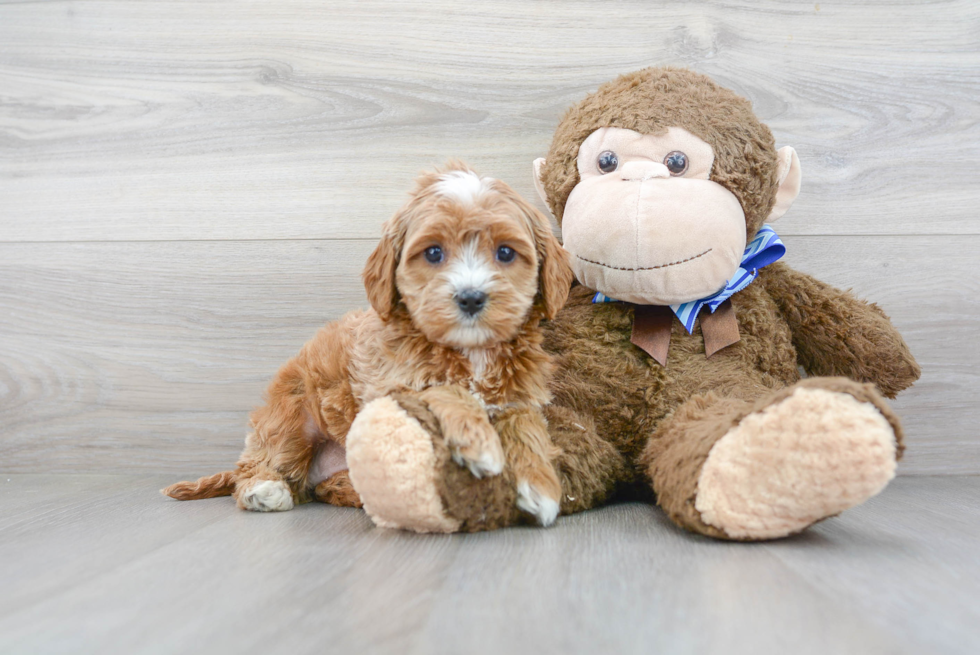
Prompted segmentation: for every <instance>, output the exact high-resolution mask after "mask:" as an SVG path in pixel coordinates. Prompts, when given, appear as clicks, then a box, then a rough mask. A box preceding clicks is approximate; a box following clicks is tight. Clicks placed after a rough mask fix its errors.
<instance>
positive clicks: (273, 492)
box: [163, 163, 572, 511]
mask: <svg viewBox="0 0 980 655" xmlns="http://www.w3.org/2000/svg"><path fill="white" fill-rule="evenodd" d="M502 247H506V248H508V249H509V252H506V251H504V254H501V250H500V249H501V248H502ZM434 248H435V249H436V250H434ZM437 251H438V257H436V256H435V255H436V253H437ZM571 280H572V273H571V269H570V267H569V264H568V256H567V254H566V253H565V252H564V250H562V249H561V246H560V245H559V243H558V241H557V240H556V239H555V237H554V236H553V235H552V233H551V225H550V222H549V221H548V219H547V218H546V217H545V216H544V215H542V214H541V213H540V212H538V211H537V210H536V209H534V208H533V207H532V206H531V205H530V204H528V203H527V202H526V201H524V200H523V199H522V198H521V197H520V196H518V195H517V194H516V193H514V191H513V190H511V189H510V187H508V186H507V185H506V184H504V183H502V182H500V181H497V180H493V179H492V178H481V177H479V176H478V175H476V174H475V173H473V172H472V171H471V170H470V169H469V168H467V167H466V166H465V165H463V164H460V163H451V164H450V165H449V166H448V167H446V168H445V169H442V170H438V171H435V172H433V173H427V174H425V175H422V176H421V177H420V178H419V180H418V182H417V185H416V188H415V190H414V192H413V193H412V196H411V199H410V200H409V202H408V203H407V204H406V205H405V206H404V207H403V208H402V209H401V210H400V211H399V212H397V213H396V214H395V216H394V217H393V218H392V219H391V220H389V221H388V222H387V223H386V224H385V227H384V234H383V237H382V239H381V241H380V243H379V244H378V247H377V249H376V250H375V251H374V253H372V255H371V256H370V258H369V260H368V263H367V266H366V268H365V271H364V283H365V288H366V290H367V295H368V299H369V300H370V302H371V305H372V308H371V309H370V310H368V311H356V312H352V313H349V314H347V315H346V316H344V317H343V318H341V319H340V320H338V321H335V322H332V323H329V324H327V325H326V326H325V327H323V328H322V329H321V330H320V331H319V332H318V333H317V334H316V336H315V337H314V338H313V339H312V340H310V341H309V342H308V343H307V344H306V345H305V346H304V347H303V349H302V350H301V351H300V353H299V354H298V355H297V356H295V357H294V358H292V359H291V360H289V361H288V362H287V363H286V364H285V365H284V366H283V367H282V368H281V369H280V370H279V372H278V373H277V374H276V376H275V378H274V379H273V381H272V383H271V384H270V385H269V388H268V391H267V402H266V404H265V405H264V406H263V407H260V408H259V409H257V410H255V412H253V413H252V416H251V427H252V432H251V433H250V434H249V435H248V437H247V438H246V445H245V450H244V451H243V453H242V455H241V458H240V459H239V462H238V465H237V468H236V469H235V470H234V471H227V472H223V473H219V474H216V475H213V476H210V477H206V478H202V479H200V480H198V481H196V482H181V483H177V484H175V485H172V486H170V487H168V488H167V489H164V490H163V493H165V494H166V495H169V496H171V497H173V498H177V499H180V500H189V499H196V498H208V497H212V496H220V495H228V494H234V495H235V497H236V499H237V500H238V504H239V506H240V507H243V508H245V509H255V510H262V511H270V510H282V509H289V508H291V507H292V506H293V505H294V504H295V503H301V502H306V501H309V500H312V499H314V498H315V499H317V500H321V501H323V502H328V503H332V504H336V505H348V506H359V505H360V499H359V497H358V495H357V493H356V492H355V491H354V489H353V487H352V485H351V482H350V478H349V476H348V475H347V471H346V470H345V468H346V466H345V464H344V462H343V450H342V447H343V446H344V444H345V440H346V435H347V433H348V430H349V429H350V425H351V422H352V421H353V420H354V417H355V416H356V414H357V412H358V410H359V409H360V408H361V407H362V406H363V405H364V404H365V403H367V402H369V401H370V400H372V399H375V398H379V397H382V396H386V395H390V394H394V393H398V394H401V395H402V396H406V394H415V395H416V400H415V402H416V403H417V404H420V405H421V406H424V407H425V408H426V411H428V412H430V413H431V414H432V415H433V416H434V417H435V420H436V424H437V425H438V426H439V434H441V435H443V436H444V438H445V442H444V444H443V446H444V447H445V449H446V450H447V451H448V452H450V453H451V455H452V458H453V459H455V461H456V463H457V464H463V465H465V466H466V467H467V468H468V469H469V470H466V469H464V468H461V467H460V466H458V465H456V464H454V465H456V467H457V468H459V470H460V471H461V472H464V473H465V474H466V475H468V476H470V477H472V476H473V475H474V474H475V475H477V476H483V475H488V474H489V475H494V474H497V473H500V471H501V469H502V467H503V464H504V462H503V452H502V450H501V446H500V438H501V437H499V436H498V435H497V432H496V431H495V430H494V428H493V426H492V425H491V424H490V422H489V419H488V416H487V411H486V410H487V409H489V410H491V413H494V412H495V411H496V408H498V407H499V408H502V411H503V413H502V414H501V415H500V416H501V418H500V421H502V423H501V425H502V426H503V429H504V432H505V433H506V434H505V435H502V436H504V437H505V438H506V439H507V440H508V442H514V444H513V445H514V448H513V449H512V450H513V451H514V452H515V453H517V452H518V451H520V452H521V453H522V454H521V456H519V457H517V459H516V460H514V461H513V464H514V466H515V467H516V468H515V469H514V471H515V473H514V474H515V475H517V476H518V478H519V479H521V480H525V481H527V482H528V483H529V484H532V485H534V486H535V487H536V488H538V489H539V490H543V491H544V492H546V493H549V494H551V496H552V497H553V498H554V506H555V507H557V503H558V500H559V498H560V488H559V482H558V479H557V475H556V473H555V471H554V468H553V466H552V464H551V460H552V459H553V458H555V457H556V455H557V451H556V450H555V449H554V447H553V446H551V444H550V442H548V435H547V430H546V429H545V427H544V419H543V418H541V415H540V411H541V409H540V408H541V407H542V406H543V405H545V404H546V403H547V402H548V401H549V399H550V393H549V391H548V389H547V380H548V375H549V373H550V371H551V368H552V365H551V362H550V358H549V356H548V355H547V354H546V353H545V352H544V350H543V348H542V342H543V335H542V333H541V330H540V328H539V323H540V322H541V320H542V319H545V318H552V317H554V315H555V314H556V313H557V311H558V309H559V308H560V307H561V306H562V305H563V304H564V302H565V299H566V297H567V295H568V290H569V286H570V284H571ZM468 291H470V292H471V291H479V292H480V293H482V294H483V295H484V296H485V298H484V299H483V300H481V301H480V303H481V304H480V305H479V306H478V307H474V306H472V305H471V306H470V307H469V310H467V309H466V307H465V305H464V301H463V300H461V298H462V296H463V294H464V292H468ZM471 310H472V311H471ZM504 408H506V409H504ZM519 411H520V412H525V413H526V415H525V416H524V418H523V419H522V421H523V422H521V423H519V424H515V425H511V426H510V427H508V424H507V421H508V419H507V417H508V416H510V415H511V414H513V413H515V412H519ZM511 423H513V421H511ZM338 452H339V453H340V455H339V458H338ZM512 459H513V458H512ZM290 496H291V499H290ZM270 499H271V500H270Z"/></svg>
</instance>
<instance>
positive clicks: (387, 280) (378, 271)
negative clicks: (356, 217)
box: [361, 207, 408, 321]
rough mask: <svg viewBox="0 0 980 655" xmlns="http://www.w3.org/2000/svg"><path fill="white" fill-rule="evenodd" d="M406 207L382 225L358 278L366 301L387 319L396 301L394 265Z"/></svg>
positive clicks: (400, 244)
mask: <svg viewBox="0 0 980 655" xmlns="http://www.w3.org/2000/svg"><path fill="white" fill-rule="evenodd" d="M407 213H408V208H407V207H406V208H403V209H401V210H400V211H399V212H398V213H397V214H395V215H394V216H392V217H391V218H390V219H389V220H388V221H387V222H386V223H385V224H384V226H382V231H381V241H379V242H378V246H377V247H376V248H375V249H374V252H372V253H371V255H370V256H369V257H368V260H367V264H365V266H364V272H363V273H361V278H362V279H363V280H364V290H365V291H367V297H368V302H370V303H371V307H373V308H374V311H376V312H378V316H380V317H381V320H384V321H387V320H388V319H389V318H391V314H392V312H394V311H395V307H396V306H397V305H398V287H396V286H395V269H396V268H398V260H399V259H400V256H401V250H402V245H403V244H404V242H405V226H406V224H407V220H406V218H405V215H406V214H407Z"/></svg>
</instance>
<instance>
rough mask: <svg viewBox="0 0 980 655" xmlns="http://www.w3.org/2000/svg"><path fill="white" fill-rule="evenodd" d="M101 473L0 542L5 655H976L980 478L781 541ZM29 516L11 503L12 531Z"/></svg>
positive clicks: (914, 484) (897, 491) (925, 484)
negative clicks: (463, 530) (283, 499)
mask: <svg viewBox="0 0 980 655" xmlns="http://www.w3.org/2000/svg"><path fill="white" fill-rule="evenodd" d="M14 478H15V481H14V482H13V483H11V484H17V485H19V486H22V487H23V488H25V489H44V488H46V487H50V486H51V485H52V481H51V479H50V478H49V477H48V476H37V475H33V476H30V475H28V476H14ZM86 480H88V481H90V483H91V487H90V488H89V489H87V490H86V489H84V488H78V487H77V486H76V487H75V498H74V499H73V501H72V502H71V503H67V504H66V505H65V506H64V507H63V509H61V510H60V511H59V510H58V509H57V508H53V509H52V511H47V512H39V513H37V514H36V515H35V516H34V518H33V519H32V520H31V521H29V522H27V523H24V524H23V525H22V526H21V527H20V528H19V529H18V532H17V533H16V534H8V533H7V532H6V531H4V532H3V533H0V554H2V557H0V580H2V581H3V582H4V583H5V584H4V588H5V594H4V596H5V597H4V598H3V599H2V600H3V604H2V605H0V650H2V651H3V652H44V653H49V652H50V653H54V652H72V653H89V652H100V653H101V652H140V653H172V652H187V651H189V650H193V651H195V652H204V651H207V652H217V653H223V652H270V651H276V652H279V651H283V652H286V651H288V652H313V651H322V650H324V649H326V650H327V651H330V652H334V651H336V652H372V653H374V652H377V653H389V652H390V653H456V652H473V653H492V652H509V653H510V652H512V653H531V652H559V651H560V652H568V653H585V652H589V653H594V652H622V653H650V652H727V653H786V652H793V653H803V654H806V653H828V652H833V653H913V652H944V653H969V652H972V651H971V648H972V646H973V645H975V644H976V643H977V640H978V639H980V629H978V627H977V626H978V625H980V623H978V622H977V613H978V609H980V608H978V598H977V595H976V593H975V590H976V588H977V587H976V585H975V582H976V580H977V577H978V575H980V562H978V560H977V559H976V558H975V557H973V551H974V550H975V549H974V547H973V546H974V544H975V543H976V540H977V539H978V538H980V527H978V526H980V523H978V522H977V520H976V519H977V518H978V516H977V511H978V510H977V507H980V478H976V477H956V476H945V477H916V478H903V479H899V480H897V481H895V482H894V483H893V484H892V485H891V486H890V487H889V488H888V489H887V490H886V491H885V492H884V493H883V494H881V495H880V496H879V497H877V498H876V499H874V500H872V501H871V502H869V503H867V504H865V505H863V506H861V507H859V508H856V509H853V510H850V511H848V512H845V513H844V514H843V515H841V516H840V517H838V518H833V519H829V520H828V521H825V522H824V523H821V524H820V525H818V526H816V527H815V528H813V529H812V530H811V531H809V532H808V533H805V534H804V535H800V536H797V537H794V538H791V539H787V540H783V541H779V542H773V543H768V544H732V543H725V542H716V541H712V540H709V539H705V538H701V537H696V536H693V535H690V534H688V533H685V532H683V531H681V530H679V529H677V528H675V527H673V526H672V525H671V524H670V523H669V522H668V521H667V519H666V518H665V517H664V515H663V514H662V513H661V512H660V511H659V510H657V509H656V508H654V507H648V506H645V505H639V504H629V505H619V506H613V507H609V508H605V509H602V510H598V511H593V512H588V513H585V514H580V515H576V516H573V517H565V518H562V519H560V520H559V522H558V524H557V525H556V526H555V527H554V528H551V529H547V530H542V529H537V528H525V529H509V530H503V531H498V532H495V533H488V534H477V535H455V536H442V535H428V536H420V535H413V534H406V533H401V532H395V531H387V530H381V529H376V528H374V527H372V526H371V524H370V522H369V521H368V520H367V519H366V517H365V516H364V514H363V513H362V512H360V511H359V510H346V509H339V508H333V507H327V506H323V505H319V504H313V505H305V506H302V507H300V508H298V509H297V510H294V511H292V512H287V513H282V514H271V515H270V514H265V515H263V514H253V513H246V512H240V511H238V510H237V509H235V508H234V506H233V504H232V502H231V500H230V499H227V498H224V499H215V500H210V501H198V502H192V503H178V502H175V501H171V500H169V499H165V498H162V497H160V496H158V495H156V491H155V489H156V487H157V486H159V485H160V484H162V482H163V480H162V479H161V478H160V477H159V476H152V477H137V476H112V477H106V478H101V479H100V478H97V477H91V476H90V477H87V478H86ZM72 484H76V483H74V482H73V483H72ZM18 511H19V508H18V506H17V501H16V500H12V497H11V496H9V495H7V494H3V493H0V521H3V520H4V519H5V517H6V516H7V515H8V514H9V513H11V512H14V513H17V512H18ZM57 580H60V581H61V582H60V584H55V582H56V581H57ZM11 581H13V584H11Z"/></svg>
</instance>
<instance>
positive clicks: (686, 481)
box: [441, 68, 920, 538]
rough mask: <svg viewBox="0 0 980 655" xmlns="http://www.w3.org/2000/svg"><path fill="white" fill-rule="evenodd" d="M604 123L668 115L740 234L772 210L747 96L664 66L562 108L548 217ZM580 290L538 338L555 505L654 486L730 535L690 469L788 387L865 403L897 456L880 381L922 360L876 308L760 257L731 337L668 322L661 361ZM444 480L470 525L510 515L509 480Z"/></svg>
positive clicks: (681, 515)
mask: <svg viewBox="0 0 980 655" xmlns="http://www.w3.org/2000/svg"><path fill="white" fill-rule="evenodd" d="M609 126H612V127H622V128H627V129H632V130H636V131H638V132H641V133H644V134H657V133H659V132H662V131H663V130H665V129H666V128H667V127H670V126H678V127H683V128H685V129H687V130H689V131H690V132H692V133H693V134H695V135H697V136H698V137H700V138H702V139H703V140H705V141H706V142H708V143H709V144H711V145H712V146H713V147H714V149H715V156H716V158H715V164H714V169H713V171H712V174H711V179H712V180H715V181H717V182H718V183H719V184H721V185H723V186H725V187H726V188H727V189H728V190H730V191H731V192H732V193H733V194H734V195H735V196H736V197H737V198H738V199H739V201H740V202H741V204H742V207H743V210H744V213H745V216H746V231H747V233H748V236H749V237H750V238H751V236H752V235H753V234H754V233H755V231H756V230H757V229H758V227H759V226H760V225H761V224H762V222H763V221H764V220H765V218H766V217H767V215H768V214H769V212H770V209H771V208H772V206H773V202H774V197H775V192H776V190H777V187H778V180H777V176H776V161H777V158H776V151H775V147H774V143H773V137H772V135H771V133H770V132H769V129H768V128H766V127H765V126H764V125H762V124H761V123H760V122H759V121H758V119H756V117H755V116H754V114H753V113H752V110H751V106H750V105H749V103H748V101H746V100H744V99H742V98H739V97H738V96H736V95H735V94H734V93H732V92H731V91H728V90H726V89H723V88H721V87H719V86H718V85H716V84H715V83H714V82H712V81H711V80H709V79H708V78H706V77H704V76H702V75H698V74H696V73H692V72H690V71H684V70H679V69H670V68H667V69H647V70H643V71H639V72H637V73H633V74H629V75H624V76H623V77H620V78H618V79H616V80H614V81H613V82H610V83H609V84H606V85H604V86H603V87H601V88H600V89H599V91H597V92H596V93H594V94H592V95H590V96H589V97H587V98H586V99H585V100H583V101H582V102H580V103H579V104H578V105H576V106H574V107H572V108H571V109H570V110H569V111H568V112H567V113H566V114H565V117H564V118H563V119H562V121H561V123H560V124H559V126H558V128H557V130H556V132H555V137H554V141H553V143H552V146H551V150H550V152H549V155H548V157H547V162H546V164H545V166H544V168H543V174H542V183H543V186H544V189H545V190H546V192H547V195H548V202H549V205H550V206H551V209H552V210H553V212H554V213H555V216H557V217H558V219H559V220H561V216H562V211H563V209H564V205H565V201H566V200H567V198H568V196H569V193H570V192H571V190H572V189H573V188H574V187H575V185H576V184H577V182H578V173H577V170H576V156H577V153H578V147H579V145H580V144H581V143H582V141H583V140H584V139H585V138H586V137H587V136H588V135H589V134H590V133H592V132H593V131H594V130H596V129H598V128H600V127H609ZM592 295H593V291H592V290H590V289H586V288H584V287H582V286H576V287H573V289H572V292H571V294H570V296H569V301H568V304H567V305H566V306H565V308H564V309H563V310H562V311H561V312H560V313H559V314H558V315H557V316H556V317H555V318H554V319H553V320H551V321H548V322H546V323H545V324H544V325H543V328H544V332H545V335H546V339H545V349H546V350H547V351H548V352H549V353H552V354H553V355H554V357H555V362H556V365H557V368H556V371H555V376H554V379H553V381H552V384H551V391H552V394H553V396H554V401H553V404H552V406H550V407H549V408H548V414H547V415H548V419H549V431H550V434H551V439H552V441H553V442H554V443H555V444H556V445H557V446H559V447H561V448H562V450H563V452H562V454H561V456H560V457H559V458H558V460H557V464H558V468H559V475H560V476H561V479H562V486H563V490H564V494H565V498H564V500H563V505H562V511H563V512H564V513H568V512H572V511H580V510H583V509H587V508H589V507H593V506H595V505H598V504H601V503H603V502H605V501H606V500H607V499H608V498H609V497H610V496H611V494H612V493H613V492H614V491H615V490H617V489H622V488H624V487H626V488H633V489H635V490H637V491H639V492H641V493H642V490H643V489H644V488H646V489H647V490H649V488H650V485H651V484H652V487H653V490H654V491H655V493H656V497H657V502H658V503H659V504H660V505H661V506H662V507H663V508H664V509H665V510H666V511H667V513H668V515H669V516H670V517H671V518H672V519H673V520H674V521H676V522H677V523H678V524H680V525H682V526H684V527H685V528H688V529H690V530H693V531H695V532H700V533H703V534H707V535H710V536H714V537H719V538H731V537H730V535H727V534H725V533H724V531H723V530H720V529H718V528H717V527H713V526H710V525H707V524H705V523H704V522H703V521H702V520H701V518H700V515H699V513H698V511H697V510H696V508H695V506H694V499H695V497H696V494H697V482H698V475H699V472H700V470H701V467H702V466H703V464H704V462H705V459H706V458H707V456H708V454H709V452H710V450H711V447H712V446H713V445H714V443H715V442H716V441H717V440H718V439H719V438H720V437H722V436H723V435H724V434H726V432H727V431H728V430H729V429H730V428H731V427H733V426H735V425H736V424H738V422H739V421H740V420H741V419H742V418H743V417H745V416H746V415H747V414H748V413H751V412H755V411H759V410H760V409H761V408H763V407H766V406H768V405H770V404H772V403H775V402H778V401H779V400H780V399H782V398H785V397H786V396H787V395H788V394H790V393H792V391H793V390H794V389H795V388H796V387H797V386H799V385H803V386H813V387H818V388H823V389H828V390H831V391H839V392H842V393H846V394H850V395H852V396H854V397H855V398H856V399H857V400H859V401H861V402H867V403H871V404H872V405H873V406H874V407H876V408H877V409H878V410H879V411H880V412H881V413H882V415H884V417H885V418H886V419H887V420H888V422H889V423H890V424H891V425H892V426H893V428H894V430H895V435H896V436H895V438H896V440H897V453H898V455H901V450H902V436H901V435H902V433H901V429H900V427H899V423H898V420H897V418H896V417H895V416H894V414H893V413H892V412H891V410H890V409H889V408H888V406H887V405H886V404H885V402H884V401H883V400H882V398H881V395H880V393H883V394H884V395H886V396H889V397H892V396H894V395H895V394H896V393H898V392H899V391H901V390H902V389H905V388H907V387H909V386H910V385H911V384H912V383H913V382H914V381H915V380H916V379H917V378H918V376H919V372H920V371H919V367H918V365H917V364H916V363H915V360H914V359H913V357H912V355H911V354H910V352H909V350H908V347H907V346H906V345H905V342H904V341H903V339H902V337H901V336H900V335H899V334H898V332H897V331H896V330H895V329H894V327H892V325H891V323H890V322H889V320H888V318H887V317H886V316H885V314H884V313H883V312H882V311H881V310H880V309H878V308H877V307H876V306H874V305H870V304H868V303H865V302H863V301H861V300H858V299H857V298H855V297H854V296H853V295H851V294H850V293H848V292H845V291H841V290H838V289H834V288H833V287H830V286H828V285H826V284H824V283H822V282H819V281H818V280H815V279H813V278H812V277H810V276H808V275H805V274H803V273H799V272H796V271H793V270H792V269H790V268H789V267H788V266H786V265H784V264H775V265H771V266H769V267H767V268H764V269H762V271H761V272H760V275H759V277H758V279H757V280H756V281H755V282H753V283H752V284H751V285H750V286H748V287H747V288H746V289H744V290H742V291H740V292H739V293H737V294H735V295H734V296H733V297H732V299H731V303H732V307H733V309H734V312H735V315H736V318H737V321H738V325H739V331H740V335H741V340H740V341H739V342H737V343H735V344H734V345H731V346H729V347H727V348H724V349H723V350H721V351H720V352H718V353H717V354H715V355H713V356H712V357H711V358H706V357H705V351H704V340H703V338H702V335H701V333H700V324H699V323H697V324H696V325H695V329H694V332H693V334H688V333H687V332H686V331H685V330H684V329H683V327H682V326H681V325H680V323H679V322H677V321H675V322H674V326H673V334H672V336H671V342H670V351H669V357H668V361H667V365H666V367H664V366H661V365H659V364H658V363H657V362H656V361H654V360H653V359H652V358H651V357H650V356H648V355H647V354H646V353H645V352H643V351H642V350H640V349H639V348H637V347H636V346H634V345H633V344H632V343H631V342H630V333H631V328H632V321H633V308H632V306H630V305H628V304H620V303H613V304H592V303H591V297H592ZM798 366H799V367H802V368H803V369H804V370H805V371H806V373H807V374H808V375H810V376H843V377H846V378H850V379H849V380H842V379H839V378H836V377H835V378H820V377H815V378H813V379H809V380H805V381H802V382H801V381H800V374H799V369H798ZM879 392H880V393H879ZM505 451H506V445H505ZM457 468H458V467H457ZM441 484H442V487H443V488H442V494H443V498H444V499H446V505H447V512H448V513H449V514H450V515H452V516H455V517H457V518H460V519H462V520H463V521H464V523H465V525H466V527H465V529H467V530H474V529H489V528H494V527H500V526H501V525H506V524H508V523H509V522H512V520H517V517H516V515H515V514H514V513H512V512H511V513H508V512H504V511H501V509H500V508H502V507H506V508H509V507H510V505H507V504H506V503H507V502H509V494H512V493H513V492H512V490H510V489H508V484H509V480H508V479H507V478H506V476H502V477H501V478H499V479H495V480H483V481H474V480H472V479H467V478H466V477H465V476H461V475H459V473H458V471H455V470H453V469H452V467H449V466H446V467H445V468H443V472H442V481H441ZM481 516H483V517H484V518H481Z"/></svg>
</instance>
